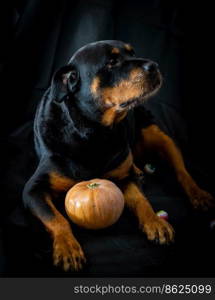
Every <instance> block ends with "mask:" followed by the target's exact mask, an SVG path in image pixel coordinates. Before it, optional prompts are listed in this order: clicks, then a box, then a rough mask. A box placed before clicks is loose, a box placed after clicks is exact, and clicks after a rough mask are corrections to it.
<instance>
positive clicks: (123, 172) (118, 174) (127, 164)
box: [104, 152, 133, 180]
mask: <svg viewBox="0 0 215 300" xmlns="http://www.w3.org/2000/svg"><path fill="white" fill-rule="evenodd" d="M132 165H133V157H132V154H131V152H129V154H128V156H127V157H126V159H125V160H124V161H123V162H122V163H121V164H120V165H119V166H118V167H117V168H116V169H114V170H111V171H109V172H107V173H106V174H105V175H104V178H114V179H118V180H121V179H123V178H126V177H128V175H129V171H130V169H131V167H132Z"/></svg>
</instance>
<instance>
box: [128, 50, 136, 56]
mask: <svg viewBox="0 0 215 300" xmlns="http://www.w3.org/2000/svg"><path fill="white" fill-rule="evenodd" d="M129 54H130V55H131V56H132V57H134V56H136V55H135V52H134V50H133V49H132V50H131V51H130V53H129Z"/></svg>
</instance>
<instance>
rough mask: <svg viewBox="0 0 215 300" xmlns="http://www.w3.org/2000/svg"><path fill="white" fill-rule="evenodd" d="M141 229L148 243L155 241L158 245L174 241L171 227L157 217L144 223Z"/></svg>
mask: <svg viewBox="0 0 215 300" xmlns="http://www.w3.org/2000/svg"><path fill="white" fill-rule="evenodd" d="M141 227H142V230H143V231H144V232H145V234H146V235H147V238H148V239H149V240H150V241H155V242H158V243H159V244H169V243H171V242H173V240H174V229H173V227H172V226H171V225H170V224H169V223H168V222H167V221H165V220H163V219H161V218H159V217H157V216H154V218H153V219H152V220H149V221H146V222H144V224H143V225H141Z"/></svg>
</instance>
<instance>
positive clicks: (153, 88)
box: [120, 73, 162, 110]
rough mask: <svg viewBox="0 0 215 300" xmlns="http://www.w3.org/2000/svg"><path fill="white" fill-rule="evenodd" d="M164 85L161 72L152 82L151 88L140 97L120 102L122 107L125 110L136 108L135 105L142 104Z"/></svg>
mask: <svg viewBox="0 0 215 300" xmlns="http://www.w3.org/2000/svg"><path fill="white" fill-rule="evenodd" d="M161 85H162V76H161V74H160V73H159V74H158V75H157V76H156V77H155V78H154V79H153V80H152V81H151V84H150V90H149V91H147V92H145V93H143V94H142V95H140V96H139V97H138V98H134V99H130V100H128V101H126V102H123V103H121V104H120V109H123V110H130V109H132V108H134V107H135V106H138V105H140V104H142V103H143V102H144V101H146V100H147V99H148V98H150V97H152V96H154V95H155V94H156V93H157V92H158V91H159V89H160V87H161Z"/></svg>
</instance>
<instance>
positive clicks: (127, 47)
mask: <svg viewBox="0 0 215 300" xmlns="http://www.w3.org/2000/svg"><path fill="white" fill-rule="evenodd" d="M124 47H125V49H126V50H128V51H132V50H133V47H132V46H131V45H130V44H125V46H124Z"/></svg>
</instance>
